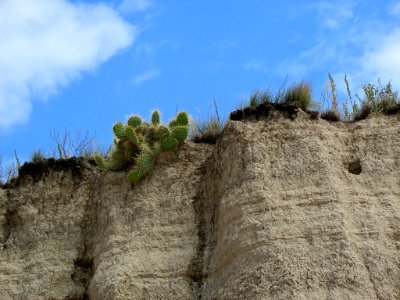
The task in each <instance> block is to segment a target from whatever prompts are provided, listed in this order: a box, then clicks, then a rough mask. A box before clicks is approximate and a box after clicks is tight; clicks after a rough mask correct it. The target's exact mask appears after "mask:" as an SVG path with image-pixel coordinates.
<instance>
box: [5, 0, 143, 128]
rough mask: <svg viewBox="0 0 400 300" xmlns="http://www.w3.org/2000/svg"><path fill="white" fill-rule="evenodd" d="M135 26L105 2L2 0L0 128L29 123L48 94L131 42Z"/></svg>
mask: <svg viewBox="0 0 400 300" xmlns="http://www.w3.org/2000/svg"><path fill="white" fill-rule="evenodd" d="M134 37H135V28H134V27H133V26H132V25H130V24H129V23H127V22H125V21H124V20H123V19H121V17H120V16H119V15H118V14H117V13H116V11H115V10H113V9H111V8H110V7H107V6H106V5H104V4H84V3H79V2H78V3H73V2H69V1H66V0H35V1H31V0H2V1H0V45H1V47H0V128H8V127H10V126H12V125H15V124H18V123H21V122H26V121H27V120H28V119H29V115H30V112H31V108H32V97H33V96H34V95H35V96H36V97H38V98H43V97H45V96H46V95H49V94H52V93H55V92H57V90H58V89H59V87H60V86H65V85H67V84H69V83H70V82H71V81H72V80H73V79H75V78H76V77H79V75H80V74H81V73H82V72H83V71H89V70H93V69H95V68H96V67H97V66H99V65H100V64H101V63H103V62H104V61H106V60H108V59H109V58H110V57H111V56H113V55H114V54H116V53H117V52H118V51H119V50H121V49H123V48H125V47H127V46H129V45H130V44H131V43H132V42H133V40H134Z"/></svg>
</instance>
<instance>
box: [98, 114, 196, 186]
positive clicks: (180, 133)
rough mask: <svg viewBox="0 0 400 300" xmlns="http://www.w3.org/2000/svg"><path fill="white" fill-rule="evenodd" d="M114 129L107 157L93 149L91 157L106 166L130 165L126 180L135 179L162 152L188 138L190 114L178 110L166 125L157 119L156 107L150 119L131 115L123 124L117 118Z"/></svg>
mask: <svg viewBox="0 0 400 300" xmlns="http://www.w3.org/2000/svg"><path fill="white" fill-rule="evenodd" d="M113 131H114V135H115V137H114V146H113V148H112V149H111V151H110V154H109V157H108V158H104V157H103V155H101V154H99V153H96V154H95V155H94V160H95V162H96V164H97V165H98V166H99V167H100V168H103V169H106V170H125V169H130V171H129V173H128V180H129V181H130V182H131V183H138V182H139V181H140V180H141V179H142V178H143V177H144V176H145V175H147V174H148V173H149V172H150V171H151V170H152V169H153V168H154V165H155V160H156V157H157V156H158V155H159V154H160V153H161V152H163V151H171V150H175V149H176V148H177V147H178V145H180V144H181V143H183V141H184V140H185V139H186V138H187V136H188V132H189V117H188V114H187V113H186V112H180V113H178V114H177V115H176V116H175V118H174V119H173V120H172V121H170V122H169V125H168V127H167V126H164V125H162V124H161V123H160V113H159V111H158V110H155V111H153V113H152V116H151V122H150V123H147V122H145V121H143V120H142V119H141V118H140V117H139V116H131V117H130V118H129V119H128V122H127V124H126V125H124V124H123V123H122V122H117V123H116V124H115V125H114V126H113Z"/></svg>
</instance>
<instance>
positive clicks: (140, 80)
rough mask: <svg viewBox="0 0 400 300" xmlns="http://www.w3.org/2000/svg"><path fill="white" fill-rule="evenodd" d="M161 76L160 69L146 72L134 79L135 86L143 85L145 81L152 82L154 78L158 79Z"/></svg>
mask: <svg viewBox="0 0 400 300" xmlns="http://www.w3.org/2000/svg"><path fill="white" fill-rule="evenodd" d="M160 74H161V70H160V69H155V70H150V71H146V72H144V73H141V74H139V75H137V76H135V78H134V79H133V84H134V85H141V84H142V83H144V82H145V81H148V80H151V79H153V78H156V77H158V76H160Z"/></svg>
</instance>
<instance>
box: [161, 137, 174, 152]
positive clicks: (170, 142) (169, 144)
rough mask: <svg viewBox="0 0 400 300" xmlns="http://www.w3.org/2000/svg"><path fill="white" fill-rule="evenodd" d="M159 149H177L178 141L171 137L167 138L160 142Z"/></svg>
mask: <svg viewBox="0 0 400 300" xmlns="http://www.w3.org/2000/svg"><path fill="white" fill-rule="evenodd" d="M160 147H161V150H162V151H170V150H174V149H175V148H176V147H178V140H177V139H176V138H173V137H167V138H165V139H164V140H163V141H162V142H161V144H160Z"/></svg>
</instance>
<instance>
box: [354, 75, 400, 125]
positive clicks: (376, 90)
mask: <svg viewBox="0 0 400 300" xmlns="http://www.w3.org/2000/svg"><path fill="white" fill-rule="evenodd" d="M362 89H363V91H364V99H362V98H361V97H360V96H359V95H356V97H357V98H358V99H359V100H360V102H361V108H360V109H359V110H358V111H357V112H356V114H355V117H354V120H356V121H358V120H363V119H366V118H367V117H369V116H370V115H376V114H392V113H397V112H400V99H399V94H398V92H397V91H396V92H395V91H393V89H392V85H391V83H390V81H389V82H388V83H387V84H386V86H384V87H382V85H381V82H380V80H378V86H376V85H374V84H372V83H368V84H366V85H364V86H363V87H362Z"/></svg>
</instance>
